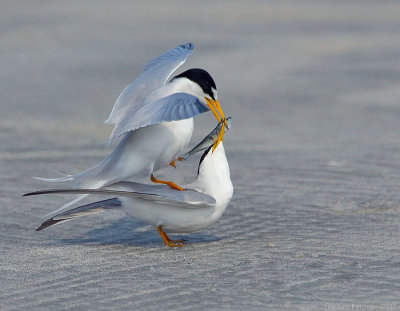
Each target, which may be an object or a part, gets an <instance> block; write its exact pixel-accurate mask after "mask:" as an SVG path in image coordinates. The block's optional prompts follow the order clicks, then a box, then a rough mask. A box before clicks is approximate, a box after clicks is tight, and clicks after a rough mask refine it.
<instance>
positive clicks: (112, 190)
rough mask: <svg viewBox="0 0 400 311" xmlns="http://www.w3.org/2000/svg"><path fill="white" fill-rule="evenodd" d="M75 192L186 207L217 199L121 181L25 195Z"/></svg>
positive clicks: (204, 205)
mask: <svg viewBox="0 0 400 311" xmlns="http://www.w3.org/2000/svg"><path fill="white" fill-rule="evenodd" d="M50 193H73V194H104V195H113V196H114V195H115V196H119V197H126V198H140V199H143V200H149V201H153V202H156V203H160V204H168V205H174V206H179V207H184V208H202V207H213V206H215V204H216V201H215V199H214V198H213V197H212V196H209V195H207V194H204V193H201V192H198V191H195V190H183V191H177V190H173V189H171V188H169V187H168V186H165V185H147V184H141V183H135V182H119V183H116V184H113V185H110V186H108V187H105V188H102V189H49V190H41V191H36V192H30V193H26V194H24V196H31V195H39V194H50Z"/></svg>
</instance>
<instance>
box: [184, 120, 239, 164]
mask: <svg viewBox="0 0 400 311" xmlns="http://www.w3.org/2000/svg"><path fill="white" fill-rule="evenodd" d="M231 124H232V118H231V117H227V118H226V126H225V129H224V133H226V132H227V131H229V130H230V129H231ZM222 125H223V121H221V122H219V123H218V125H217V126H216V128H215V129H213V130H212V131H211V133H210V134H208V135H207V136H206V137H204V138H203V140H202V141H201V142H199V143H198V144H197V145H196V146H195V147H194V148H193V149H192V150H190V151H188V152H186V153H185V154H183V155H181V156H179V157H177V158H176V160H178V161H186V160H187V159H189V158H190V157H191V156H192V155H194V154H195V153H197V152H200V151H203V150H206V149H207V148H209V147H211V146H212V145H213V144H214V143H215V142H216V141H217V137H218V133H219V131H220V130H221V126H222Z"/></svg>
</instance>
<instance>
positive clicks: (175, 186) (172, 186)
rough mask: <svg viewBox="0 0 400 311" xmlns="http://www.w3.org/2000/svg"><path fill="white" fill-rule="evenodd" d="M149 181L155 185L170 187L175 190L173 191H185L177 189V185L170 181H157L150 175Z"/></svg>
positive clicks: (180, 188)
mask: <svg viewBox="0 0 400 311" xmlns="http://www.w3.org/2000/svg"><path fill="white" fill-rule="evenodd" d="M150 180H151V181H152V182H154V183H157V184H166V185H168V186H170V187H171V189H175V190H179V191H182V190H185V189H184V188H182V187H179V186H178V185H177V184H175V183H173V182H172V181H166V180H160V179H157V178H155V177H154V175H153V174H151V177H150Z"/></svg>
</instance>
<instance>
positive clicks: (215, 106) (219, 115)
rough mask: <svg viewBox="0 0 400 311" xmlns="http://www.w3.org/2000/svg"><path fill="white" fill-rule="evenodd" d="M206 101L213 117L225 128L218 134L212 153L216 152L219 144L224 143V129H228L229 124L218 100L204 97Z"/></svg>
mask: <svg viewBox="0 0 400 311" xmlns="http://www.w3.org/2000/svg"><path fill="white" fill-rule="evenodd" d="M204 99H205V100H206V102H207V106H208V108H210V110H211V112H212V113H213V115H214V117H215V118H216V119H217V121H218V122H221V121H223V122H224V126H222V127H221V130H220V131H219V133H218V137H217V140H216V141H215V143H214V146H213V148H212V151H214V150H215V148H217V146H218V144H219V143H220V142H221V141H222V138H223V136H224V128H225V126H226V127H228V124H227V123H226V120H225V115H224V112H223V111H222V109H221V106H220V105H219V102H218V100H212V99H210V98H207V97H204Z"/></svg>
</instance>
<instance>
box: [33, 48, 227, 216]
mask: <svg viewBox="0 0 400 311" xmlns="http://www.w3.org/2000/svg"><path fill="white" fill-rule="evenodd" d="M193 48H194V46H193V44H191V43H188V44H185V45H180V46H178V47H176V48H174V49H171V50H168V51H166V52H165V53H163V54H161V55H159V56H158V57H156V58H154V59H153V60H151V61H150V62H148V63H147V64H146V65H145V67H144V68H143V71H142V73H141V74H140V76H139V77H138V78H137V79H136V80H135V81H134V82H133V83H132V84H130V85H128V86H127V87H126V88H125V89H124V90H123V91H122V92H121V94H120V95H119V97H118V99H117V101H116V103H115V105H114V107H113V109H112V111H111V113H110V115H109V117H108V119H107V120H106V121H105V123H107V124H113V125H114V129H113V131H112V134H111V137H110V139H109V143H108V145H109V146H110V145H112V144H114V143H116V142H118V145H117V146H116V147H115V149H114V150H113V151H112V152H111V153H110V155H108V156H107V157H106V158H105V159H104V160H103V161H102V162H100V163H99V164H97V165H95V166H93V167H92V168H90V169H88V170H86V171H83V172H81V173H78V174H75V175H66V176H63V177H61V178H52V179H47V178H37V179H40V180H44V181H49V182H64V181H72V182H73V187H74V188H86V189H99V188H101V187H104V186H107V185H110V184H113V183H117V182H119V181H124V180H130V179H134V180H136V179H141V178H148V177H150V178H151V181H153V182H156V183H164V184H167V185H168V186H169V187H171V188H173V189H176V190H183V188H182V187H180V186H178V185H176V184H175V183H173V182H171V181H163V180H158V179H156V178H155V177H154V176H153V172H154V171H157V170H158V169H160V168H163V167H166V166H168V165H172V166H174V165H175V164H174V163H175V161H174V160H175V159H176V157H177V155H178V154H181V153H182V152H183V151H184V149H185V148H186V147H187V145H188V144H189V141H190V139H191V137H192V133H193V117H195V116H197V115H199V114H201V113H204V112H206V111H209V110H211V112H212V113H213V114H214V116H215V118H216V119H217V120H218V121H219V122H223V123H224V124H225V125H226V126H227V123H226V121H225V116H224V113H223V111H222V109H221V107H220V104H219V102H218V97H217V87H216V85H215V82H214V80H213V78H212V77H211V75H210V74H209V73H208V72H207V71H205V70H203V69H189V70H187V71H185V72H183V73H181V74H178V75H177V76H175V77H173V78H172V79H171V80H169V78H170V76H171V75H172V73H173V72H174V71H175V70H176V69H177V68H178V67H179V66H181V65H182V64H183V63H184V62H185V61H186V58H187V57H188V56H189V55H190V54H191V53H192V51H193ZM168 80H169V81H168ZM223 133H224V127H222V128H221V130H220V132H219V135H218V139H217V141H216V142H215V144H214V146H213V149H212V151H214V149H215V148H216V147H217V146H218V144H219V143H220V142H221V141H222V137H223ZM84 196H86V195H80V196H79V197H77V198H76V199H74V200H72V201H70V202H68V203H67V204H65V205H64V206H62V207H61V208H60V209H59V211H61V210H63V209H65V208H67V207H68V206H70V205H72V204H74V203H76V202H78V201H79V200H80V199H82V198H83V197H84Z"/></svg>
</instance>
